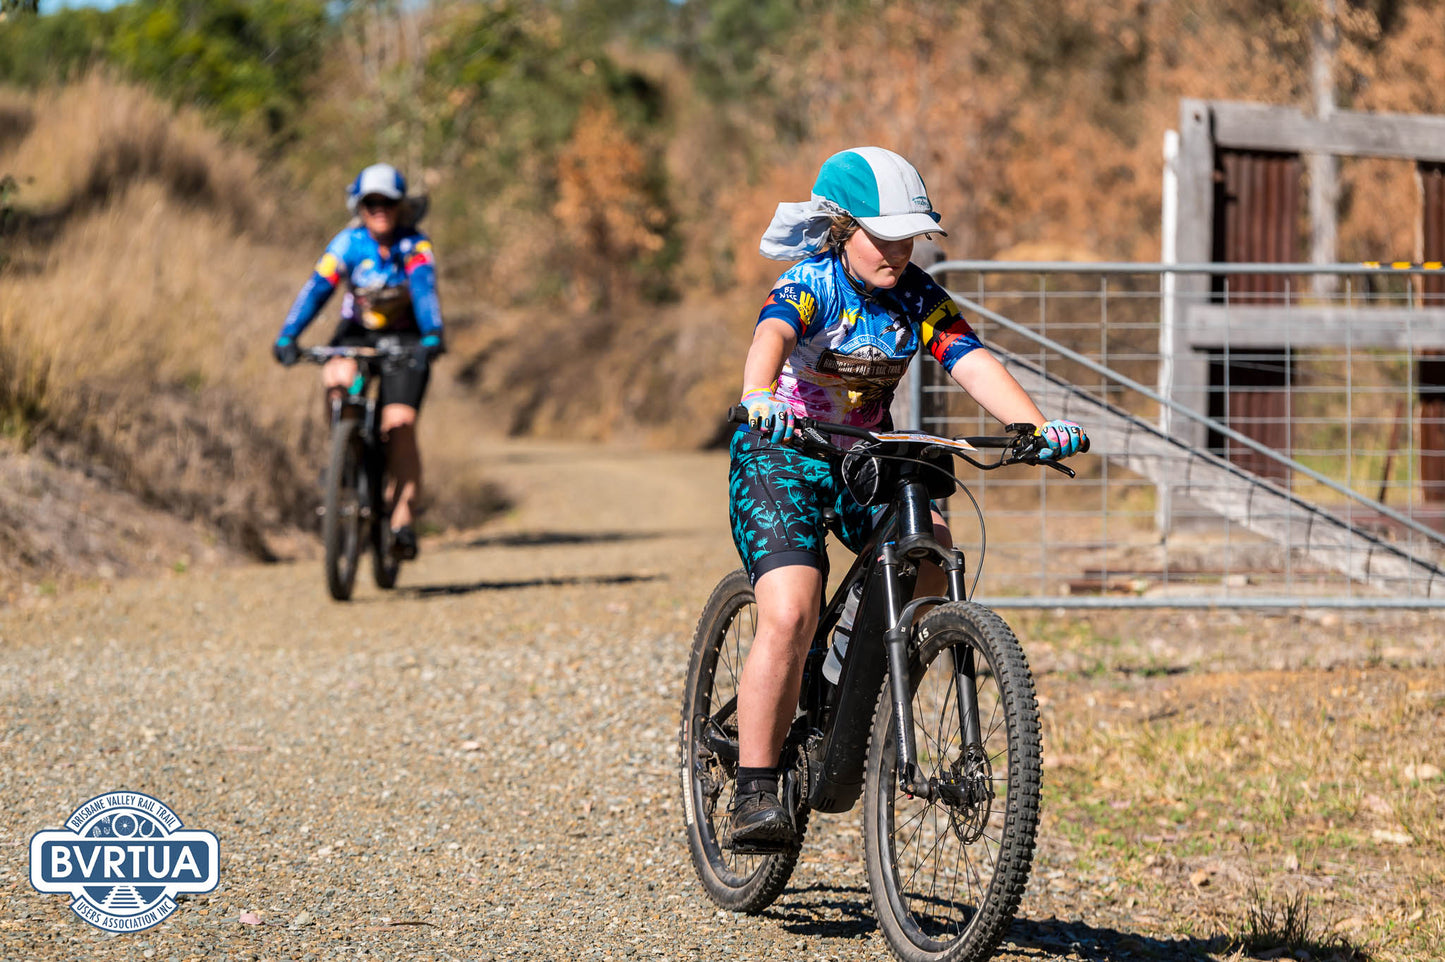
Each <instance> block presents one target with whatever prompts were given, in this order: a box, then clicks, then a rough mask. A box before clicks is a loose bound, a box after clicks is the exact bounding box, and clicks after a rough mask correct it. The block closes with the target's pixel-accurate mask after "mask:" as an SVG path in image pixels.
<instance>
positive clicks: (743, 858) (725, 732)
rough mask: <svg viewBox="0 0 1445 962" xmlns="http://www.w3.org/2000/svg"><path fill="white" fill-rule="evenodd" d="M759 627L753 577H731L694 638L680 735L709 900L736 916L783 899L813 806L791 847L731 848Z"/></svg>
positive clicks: (695, 850) (686, 811) (692, 841)
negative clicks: (746, 669)
mask: <svg viewBox="0 0 1445 962" xmlns="http://www.w3.org/2000/svg"><path fill="white" fill-rule="evenodd" d="M757 627H758V606H757V599H756V597H755V596H754V595H753V588H752V585H751V584H750V583H749V582H748V576H747V573H746V572H744V571H742V570H738V571H734V572H733V573H732V574H729V575H728V576H727V577H725V578H723V580H722V581H721V582H719V583H718V586H717V587H716V588H714V589H713V593H712V597H710V598H709V599H708V601H707V605H706V606H705V607H704V608H703V612H702V617H700V618H699V619H698V622H697V632H696V633H695V635H694V636H693V643H692V658H691V659H690V660H689V662H688V666H687V687H686V690H685V691H684V692H683V699H682V727H681V732H680V734H679V743H680V749H681V750H680V759H679V766H680V768H681V776H682V810H683V818H684V820H685V821H686V823H687V846H688V850H689V851H690V853H691V854H692V864H693V868H695V869H696V870H697V875H698V878H699V879H700V880H701V881H702V886H703V888H704V889H706V890H707V894H708V897H709V898H711V899H712V900H713V901H714V902H715V903H717V904H718V905H719V906H721V907H722V908H725V909H729V910H731V911H734V912H749V913H757V912H761V911H762V910H763V909H765V908H767V907H768V906H769V905H771V904H772V903H773V900H774V899H776V898H777V897H778V896H779V895H780V894H782V891H783V888H784V886H786V885H787V884H788V879H789V878H791V877H792V874H793V867H794V866H795V865H797V864H798V853H799V851H800V850H801V849H802V844H803V843H802V838H803V832H804V830H805V829H806V828H807V817H808V813H807V809H806V808H803V807H801V806H800V807H799V810H798V811H797V812H795V814H794V822H795V825H794V827H795V828H796V829H797V839H796V840H795V841H794V843H793V844H792V845H791V846H790V847H789V848H787V849H785V850H784V851H781V852H775V853H770V854H767V855H748V854H743V853H741V852H736V851H733V850H732V849H730V848H727V847H726V837H725V836H726V833H727V830H728V820H729V814H728V809H729V807H730V806H731V804H732V801H733V796H734V793H735V791H736V788H737V774H738V754H737V744H738V715H737V704H738V680H739V679H740V677H741V676H742V672H743V663H744V662H745V661H746V660H747V657H748V652H749V651H750V650H751V649H752V643H753V637H754V635H755V634H756V632H757Z"/></svg>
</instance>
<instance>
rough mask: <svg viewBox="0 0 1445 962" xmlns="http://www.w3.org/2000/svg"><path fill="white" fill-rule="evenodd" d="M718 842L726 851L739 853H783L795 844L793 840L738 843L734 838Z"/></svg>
mask: <svg viewBox="0 0 1445 962" xmlns="http://www.w3.org/2000/svg"><path fill="white" fill-rule="evenodd" d="M718 844H719V847H720V848H722V849H723V850H724V851H728V852H735V853H737V854H738V855H781V854H782V853H784V852H786V851H788V849H789V848H791V847H792V845H793V843H792V842H743V843H742V844H741V845H737V844H734V843H733V841H732V839H728V840H727V841H726V842H719V843H718Z"/></svg>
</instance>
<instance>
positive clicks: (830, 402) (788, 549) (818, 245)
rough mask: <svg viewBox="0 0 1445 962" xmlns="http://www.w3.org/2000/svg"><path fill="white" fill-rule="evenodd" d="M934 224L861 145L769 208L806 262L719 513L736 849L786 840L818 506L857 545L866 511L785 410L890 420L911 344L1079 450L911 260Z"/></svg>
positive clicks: (766, 321)
mask: <svg viewBox="0 0 1445 962" xmlns="http://www.w3.org/2000/svg"><path fill="white" fill-rule="evenodd" d="M938 220H939V218H938V215H937V214H936V213H934V211H933V207H932V205H931V204H930V203H929V200H928V192H927V190H926V188H925V187H924V184H923V179H922V178H921V177H920V176H919V175H918V172H917V171H916V170H915V169H914V168H913V166H912V165H911V164H909V163H908V161H906V160H904V159H903V158H902V157H900V156H899V155H898V154H895V153H893V152H892V151H889V150H884V149H883V148H880V147H856V148H853V149H851V150H845V151H841V152H840V153H837V154H834V155H833V156H832V157H829V158H828V159H827V160H826V161H825V162H824V163H823V166H822V168H821V169H820V170H819V171H818V178H817V182H816V183H815V184H814V185H813V196H812V199H811V200H810V201H808V202H805V203H800V204H780V205H778V209H777V213H776V214H775V215H774V217H773V221H772V224H771V225H770V226H769V227H768V230H767V232H766V233H765V234H764V235H763V240H762V244H761V247H760V250H761V253H762V254H763V255H764V256H765V257H770V258H773V259H775V260H799V259H801V260H800V262H799V263H797V264H795V265H794V266H793V267H792V268H790V269H789V270H788V271H786V272H785V273H784V274H783V275H782V276H781V277H780V278H778V281H777V283H776V285H774V287H773V290H772V293H771V294H769V295H768V299H767V300H766V301H765V302H764V304H763V308H762V312H761V313H760V315H759V317H758V322H757V327H756V328H755V330H754V333H753V342H752V346H751V348H750V349H749V350H748V355H747V360H746V361H745V363H744V365H743V394H742V403H743V404H744V406H746V408H747V411H748V424H747V426H745V427H742V428H740V429H739V430H738V432H737V433H736V434H734V435H733V438H732V443H731V446H730V450H731V465H730V471H729V482H730V484H729V502H728V509H729V516H730V518H731V521H732V529H733V539H734V541H735V542H736V544H737V548H738V553H739V554H740V555H741V556H742V560H743V564H744V565H745V566H746V568H747V570H748V575H749V577H750V578H751V579H752V581H753V585H754V590H755V592H756V595H757V608H758V626H757V631H756V634H755V637H754V640H753V647H752V650H751V652H750V653H749V655H748V658H747V662H746V664H745V665H744V666H743V673H742V677H741V679H740V681H739V685H738V706H737V710H738V741H739V743H740V744H739V756H740V757H739V768H738V779H737V782H738V784H737V794H736V797H735V800H734V804H733V811H732V826H731V827H732V833H731V834H732V840H733V843H734V845H740V846H747V847H749V848H752V849H755V850H758V849H767V848H770V847H783V846H785V845H786V844H788V843H789V842H790V841H791V840H792V838H793V834H794V833H793V825H792V818H791V815H790V813H789V812H788V811H787V809H786V808H785V807H784V806H783V805H782V803H781V802H780V801H779V798H778V771H777V766H778V759H779V755H780V752H781V750H782V744H783V739H784V737H785V736H786V734H787V730H788V726H789V725H790V724H791V722H792V719H793V712H794V708H795V707H796V705H797V701H798V691H799V687H800V685H801V683H802V672H803V662H804V660H805V658H806V656H807V653H808V647H809V644H810V643H811V639H812V637H813V632H814V629H815V628H816V626H817V620H818V614H819V609H820V606H821V602H822V592H823V587H824V585H823V579H824V573H823V565H824V545H823V537H824V528H823V522H822V514H823V511H824V509H825V508H831V509H833V510H834V511H836V513H837V514H838V516H839V518H840V522H841V524H840V527H841V529H842V539H843V542H844V543H845V544H846V545H847V546H848V547H849V548H851V549H853V550H857V548H858V547H859V546H860V545H861V543H862V542H863V540H864V539H865V538H866V535H867V533H868V528H869V524H870V519H871V514H870V512H869V510H868V509H867V508H865V507H863V506H861V505H859V504H858V503H857V502H856V501H854V500H852V499H851V498H850V497H849V495H848V494H847V492H846V490H844V489H843V488H842V486H841V485H840V484H839V483H838V481H837V479H836V478H835V477H834V476H833V475H832V473H831V471H830V468H829V466H828V464H827V463H825V462H823V461H819V460H817V459H814V458H810V457H807V456H805V455H803V454H800V453H799V452H797V451H795V450H793V449H792V448H790V447H788V446H786V445H785V444H784V443H783V442H785V441H786V440H787V438H788V437H789V436H790V435H791V434H792V427H793V418H794V416H795V415H804V416H807V417H811V418H816V419H818V420H823V421H834V422H842V423H845V424H854V425H858V426H861V427H868V428H877V427H880V426H881V427H887V426H890V425H889V424H888V408H889V404H890V402H891V400H892V397H893V391H894V389H895V388H896V387H897V385H898V381H899V379H900V378H901V377H902V376H903V373H904V371H905V370H906V369H907V366H908V362H909V359H910V358H911V357H912V356H913V354H914V352H915V351H917V350H918V348H919V346H920V345H921V346H922V347H924V348H926V349H927V350H928V352H929V353H930V354H932V355H933V357H934V358H935V359H936V360H937V361H938V362H939V363H940V364H942V365H943V366H944V368H945V369H946V370H947V371H948V373H949V376H950V377H951V378H952V379H953V380H954V381H955V382H957V383H958V384H959V386H960V387H962V388H963V389H964V390H965V391H967V392H968V393H969V394H970V395H971V396H972V397H973V399H974V400H976V401H977V402H978V403H979V404H980V405H981V406H982V407H983V408H984V409H985V410H986V411H988V412H989V414H991V415H993V416H994V417H996V418H998V419H999V421H1001V422H1003V423H1005V424H1009V423H1014V422H1029V423H1031V424H1036V425H1040V426H1041V427H1040V431H1041V434H1042V436H1043V438H1044V439H1045V441H1046V442H1047V443H1048V445H1049V449H1050V452H1051V455H1052V456H1053V457H1057V458H1064V457H1068V456H1069V455H1071V454H1074V453H1075V452H1077V451H1078V450H1079V448H1080V447H1081V446H1082V444H1083V440H1084V436H1085V435H1084V431H1083V429H1082V428H1081V427H1079V425H1077V424H1074V423H1073V422H1070V421H1046V420H1045V418H1044V415H1043V414H1042V413H1041V412H1040V411H1039V409H1038V407H1037V405H1035V404H1034V402H1033V401H1032V400H1031V399H1030V398H1029V396H1028V394H1027V393H1026V392H1025V391H1024V390H1023V388H1022V387H1021V386H1020V385H1019V384H1018V382H1017V381H1015V380H1014V378H1013V376H1012V375H1011V374H1009V373H1008V371H1007V370H1006V369H1005V368H1004V366H1003V364H1002V363H1000V362H999V360H998V359H997V358H995V357H994V356H993V355H992V354H990V353H989V352H988V351H987V350H986V349H985V348H984V347H983V345H982V344H981V343H980V341H979V339H978V336H977V335H976V334H975V333H974V331H973V330H972V328H970V327H969V325H968V323H967V322H966V321H965V320H964V318H963V316H962V315H961V314H960V313H959V310H958V307H957V306H956V305H955V304H954V302H953V300H952V298H950V297H949V295H948V294H947V293H946V292H945V291H944V290H943V289H942V288H941V287H940V286H939V285H938V284H936V283H935V282H934V281H933V279H932V278H931V277H930V276H929V275H928V274H927V273H926V272H925V271H923V270H922V269H921V268H919V267H917V266H916V265H914V264H912V263H910V261H909V258H910V256H911V254H912V252H913V241H914V238H915V237H918V236H920V235H927V234H944V231H942V230H940V229H939V227H938ZM933 520H934V529H935V536H936V537H937V538H938V539H939V541H940V543H942V544H945V545H948V544H951V543H952V542H951V540H950V539H949V535H948V530H947V528H946V527H945V526H944V524H943V519H942V517H941V516H940V515H938V514H937V513H935V514H934V519H933ZM942 580H943V579H942V573H941V572H939V571H937V569H934V570H933V571H931V572H930V571H927V570H925V571H923V572H920V579H919V585H918V590H919V592H920V593H923V594H936V593H940V592H941V590H942V584H941V582H942ZM931 581H937V582H938V584H932V583H930V582H931Z"/></svg>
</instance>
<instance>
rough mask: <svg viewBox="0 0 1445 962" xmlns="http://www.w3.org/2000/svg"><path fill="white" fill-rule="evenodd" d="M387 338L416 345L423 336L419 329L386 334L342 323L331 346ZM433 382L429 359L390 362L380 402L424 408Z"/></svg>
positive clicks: (358, 344)
mask: <svg viewBox="0 0 1445 962" xmlns="http://www.w3.org/2000/svg"><path fill="white" fill-rule="evenodd" d="M383 337H386V338H393V339H396V340H399V341H400V342H401V344H402V346H403V347H416V345H417V344H418V343H419V342H420V341H421V335H419V334H417V333H416V332H415V331H413V332H410V333H404V334H398V333H392V332H389V331H388V332H385V333H383V332H381V331H368V330H367V329H366V328H364V327H358V326H356V325H342V327H341V329H340V330H338V331H337V332H336V336H335V337H333V338H332V339H331V346H332V347H375V346H376V342H377V341H379V340H381V339H382V338H383ZM430 381H431V365H430V364H428V363H427V362H426V361H421V362H420V363H415V362H401V363H398V364H392V365H387V366H385V367H384V368H383V369H382V373H381V388H380V390H379V391H378V393H377V403H378V404H379V405H381V406H382V407H386V406H387V405H388V404H405V405H406V406H407V407H409V408H411V409H412V410H415V411H420V410H421V402H422V398H424V397H425V396H426V387H427V384H428V383H429V382H430Z"/></svg>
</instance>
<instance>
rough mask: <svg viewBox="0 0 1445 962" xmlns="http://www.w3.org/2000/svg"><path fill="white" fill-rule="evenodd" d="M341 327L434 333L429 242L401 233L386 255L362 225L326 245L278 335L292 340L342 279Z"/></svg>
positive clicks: (436, 318)
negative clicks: (344, 292) (353, 326)
mask: <svg viewBox="0 0 1445 962" xmlns="http://www.w3.org/2000/svg"><path fill="white" fill-rule="evenodd" d="M343 279H344V280H345V281H346V285H347V292H346V298H345V300H344V301H343V302H342V304H341V320H342V326H343V327H347V326H351V325H359V326H360V327H361V328H363V329H364V330H367V331H376V332H388V333H391V332H399V333H420V334H422V335H427V334H440V333H441V330H442V312H441V302H440V301H439V300H438V299H437V291H436V265H435V260H434V258H433V255H432V246H431V241H429V240H428V239H427V237H426V235H425V234H422V233H420V232H418V231H415V230H411V231H402V232H401V234H400V236H399V237H398V238H397V239H396V240H395V241H393V242H392V244H391V247H390V248H389V249H388V250H387V252H386V255H385V256H383V255H382V250H381V245H379V244H378V243H377V242H376V238H374V237H372V236H371V233H370V232H369V231H368V230H367V229H366V228H365V227H348V228H347V229H346V230H344V231H342V232H341V233H339V234H337V235H336V236H335V237H334V238H332V240H331V243H330V244H328V245H326V253H324V254H322V255H321V260H319V261H317V263H316V269H315V270H314V271H313V272H312V274H311V277H310V279H309V280H307V282H306V284H305V286H303V287H302V288H301V292H300V293H299V294H297V295H296V300H295V302H294V303H293V304H292V305H291V310H290V312H289V313H288V314H287V315H286V321H285V323H284V324H283V325H282V327H281V336H282V337H289V338H292V339H293V340H294V339H295V337H296V336H297V335H298V334H300V333H301V332H302V331H304V330H305V329H306V326H307V325H308V324H310V323H311V322H312V321H313V320H315V318H316V315H317V314H318V313H320V311H321V308H322V307H323V306H324V305H325V304H326V302H327V300H329V299H330V297H331V294H332V292H333V291H335V290H336V288H337V286H338V285H339V284H340V283H341V281H342V280H343Z"/></svg>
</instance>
